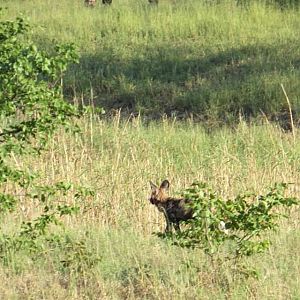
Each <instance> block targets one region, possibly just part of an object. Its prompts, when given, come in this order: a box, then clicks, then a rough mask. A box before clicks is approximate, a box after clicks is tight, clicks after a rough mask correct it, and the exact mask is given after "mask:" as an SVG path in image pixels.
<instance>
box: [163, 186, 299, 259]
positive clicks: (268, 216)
mask: <svg viewBox="0 0 300 300" xmlns="http://www.w3.org/2000/svg"><path fill="white" fill-rule="evenodd" d="M286 188H287V184H284V183H281V184H276V185H275V186H274V187H272V188H271V189H270V190H269V191H268V192H267V193H266V194H264V195H255V194H253V193H246V194H243V195H238V196H237V197H235V198H234V199H232V200H227V201H226V200H224V199H222V198H221V197H220V196H219V195H218V194H217V193H215V192H213V191H212V190H211V189H209V188H208V187H207V185H206V184H204V183H194V184H193V185H192V186H191V187H190V188H188V189H187V190H185V191H184V193H183V197H184V198H186V199H190V200H192V201H191V202H192V204H191V205H192V208H193V210H194V215H193V216H194V218H193V219H191V220H189V221H187V222H186V223H187V226H186V228H185V229H184V230H183V231H181V232H179V233H177V234H176V235H174V236H172V235H170V234H167V235H164V237H167V238H169V239H171V240H172V242H173V243H174V244H176V245H179V246H182V247H188V248H194V247H199V248H202V249H203V250H204V251H205V253H207V254H209V255H211V256H212V257H213V256H214V255H216V254H217V253H219V252H220V251H221V248H222V247H221V246H226V247H225V248H226V253H227V254H226V255H227V258H234V259H237V258H240V257H242V256H250V255H253V254H256V253H260V252H263V251H264V250H266V249H267V248H268V247H269V245H270V240H269V239H268V238H267V237H266V236H264V235H263V233H264V232H265V231H267V230H275V229H276V228H277V227H278V220H279V218H280V217H283V216H285V214H284V210H283V209H284V208H289V207H291V206H292V205H296V204H299V202H298V200H297V199H296V198H294V197H286V196H285V195H284V194H285V190H286ZM223 250H224V248H223Z"/></svg>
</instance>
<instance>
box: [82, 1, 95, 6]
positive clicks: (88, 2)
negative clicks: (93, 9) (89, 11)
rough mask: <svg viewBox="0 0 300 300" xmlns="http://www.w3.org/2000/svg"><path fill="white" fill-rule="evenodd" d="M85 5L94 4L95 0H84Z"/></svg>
mask: <svg viewBox="0 0 300 300" xmlns="http://www.w3.org/2000/svg"><path fill="white" fill-rule="evenodd" d="M84 4H85V5H86V6H95V4H96V0H84Z"/></svg>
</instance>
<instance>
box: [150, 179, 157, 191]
mask: <svg viewBox="0 0 300 300" xmlns="http://www.w3.org/2000/svg"><path fill="white" fill-rule="evenodd" d="M150 186H151V190H152V191H156V189H157V186H156V185H155V184H154V183H153V182H152V181H150Z"/></svg>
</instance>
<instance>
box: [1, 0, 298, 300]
mask: <svg viewBox="0 0 300 300" xmlns="http://www.w3.org/2000/svg"><path fill="white" fill-rule="evenodd" d="M82 2H83V1H71V0H64V1H50V0H45V1H38V0H28V1H21V0H20V1H3V0H2V1H1V0H0V5H1V6H7V7H8V9H7V10H6V11H4V13H3V14H2V16H1V18H2V19H7V18H15V16H17V15H19V13H23V14H24V15H25V16H27V17H28V18H29V21H30V23H31V24H33V27H32V30H31V35H32V37H33V39H34V40H35V41H37V42H38V43H39V45H40V46H41V47H44V48H49V47H50V46H51V45H52V44H53V42H52V40H53V39H55V40H57V41H60V42H75V43H76V44H77V45H78V47H79V49H80V53H81V61H80V64H79V65H77V66H73V67H72V68H71V69H70V70H69V72H68V74H67V76H66V78H65V93H66V95H68V97H70V99H73V100H76V101H79V102H80V101H81V99H83V100H84V101H86V102H87V103H89V102H94V103H98V104H101V105H103V106H105V107H106V108H117V109H120V108H122V109H123V110H125V111H126V110H128V111H130V112H131V111H133V112H137V111H141V112H142V113H143V114H142V116H140V115H137V114H134V115H131V117H130V119H124V118H122V117H121V114H122V112H120V111H119V110H118V111H117V112H116V113H115V116H114V117H113V118H111V119H110V120H108V119H101V118H98V117H95V118H94V117H90V116H86V117H85V118H83V119H81V120H79V121H78V122H79V125H80V127H81V128H82V131H83V133H82V134H77V135H75V136H70V135H68V134H66V133H64V132H60V133H58V134H57V135H56V136H55V137H54V139H53V140H51V141H50V146H49V150H48V151H47V152H45V153H44V154H43V155H42V156H41V157H40V158H37V157H22V158H20V157H13V162H14V163H15V164H16V166H18V167H20V168H23V167H24V168H25V169H30V170H31V171H39V172H40V173H41V178H40V179H39V180H40V182H41V183H46V184H52V183H54V182H58V181H61V180H64V181H71V182H74V183H78V184H83V185H85V186H89V187H91V188H93V189H94V190H95V191H96V196H95V198H93V199H87V200H86V202H85V203H84V206H85V208H86V211H85V212H81V213H80V214H79V215H77V216H73V217H64V224H65V227H64V228H62V229H61V231H60V234H61V236H63V237H64V239H63V240H61V241H60V242H55V240H53V241H50V242H49V241H48V242H49V245H50V246H49V247H48V246H47V247H45V249H46V251H44V252H42V253H40V254H39V255H38V256H33V258H32V256H30V255H28V253H27V252H26V251H19V252H16V253H14V252H9V251H8V252H5V251H3V249H1V253H2V254H3V253H5V254H6V255H4V256H1V257H0V259H1V264H0V279H1V280H0V295H1V296H0V298H1V297H2V298H4V299H284V300H285V299H300V288H299V286H300V277H299V274H300V270H299V266H300V255H299V251H298V249H299V248H300V238H299V236H300V234H299V218H300V215H299V209H298V208H297V209H294V210H293V211H292V212H291V215H290V216H289V218H287V219H286V220H283V221H281V222H280V228H279V231H278V232H275V233H273V232H269V233H267V235H269V236H270V239H271V241H272V245H271V248H270V250H269V251H268V252H266V253H264V254H260V255H257V256H255V257H253V258H247V259H243V261H242V262H243V263H244V264H246V265H247V266H249V267H255V268H257V270H258V272H259V278H258V279H257V280H256V279H254V278H246V277H243V276H238V274H237V273H236V272H234V270H232V269H231V268H230V267H229V266H228V264H227V263H226V262H225V259H224V257H221V258H220V261H219V262H218V263H214V262H212V261H211V260H210V259H209V258H208V257H207V256H205V255H204V253H202V251H200V250H187V249H180V248H177V247H174V246H171V245H169V244H167V243H165V242H163V241H162V240H160V239H159V238H158V237H156V236H155V235H153V234H152V233H153V232H161V231H162V230H163V229H164V226H165V224H164V218H163V215H162V214H161V213H160V212H158V210H157V209H156V208H155V207H153V206H152V205H151V204H150V203H149V201H148V200H147V199H148V197H149V193H150V186H149V180H152V181H154V182H156V183H159V182H160V181H161V180H163V179H165V178H167V179H168V180H169V181H170V182H171V191H170V193H171V195H178V194H179V192H180V191H181V190H182V189H184V188H186V187H188V186H189V185H190V184H191V183H192V182H193V181H194V180H200V181H205V182H207V183H208V184H209V185H210V186H211V187H212V188H213V189H214V190H216V191H218V192H219V193H220V194H221V195H222V196H223V197H225V198H226V199H227V198H231V197H233V196H235V195H237V194H238V193H243V192H245V191H252V192H255V193H261V192H264V191H265V189H266V188H267V187H269V186H271V185H273V184H274V182H290V183H293V184H292V185H291V186H290V188H289V191H288V194H289V195H293V196H296V197H298V198H299V197H300V190H299V183H300V176H299V169H300V142H299V132H298V130H297V128H295V139H294V136H293V135H292V133H291V132H283V131H282V130H281V128H280V127H279V126H278V125H277V124H270V123H269V121H268V120H270V119H271V118H273V117H274V115H277V116H278V115H279V116H282V118H284V117H285V115H286V112H287V106H286V102H285V98H284V96H283V94H282V91H281V88H280V83H283V84H284V86H285V88H286V91H287V93H288V95H289V97H290V100H291V102H292V107H293V109H294V113H295V117H297V113H298V112H297V111H298V107H299V95H300V93H299V75H300V74H299V54H300V53H299V51H300V50H299V49H300V47H299V46H300V45H299V44H300V43H299V41H300V39H299V34H298V33H299V32H298V31H299V28H300V18H299V11H296V10H283V11H281V10H278V9H275V8H274V7H266V6H263V5H261V4H255V3H251V4H250V5H249V6H248V7H247V8H243V7H239V6H236V5H234V4H233V2H231V1H226V2H225V1H221V4H219V5H211V6H209V5H204V4H203V2H202V1H196V0H194V1H192V0H188V1H183V0H182V1H180V0H177V1H172V2H171V1H168V0H161V1H160V2H161V3H160V4H159V6H158V7H153V6H149V5H148V4H147V1H146V0H140V1H133V0H124V1H121V0H119V1H118V0H114V4H113V6H111V7H102V6H99V7H97V8H95V9H87V8H85V7H84V6H83V4H82ZM261 111H263V112H264V113H266V114H267V116H268V118H265V117H264V118H262V120H257V121H256V122H253V123H251V122H250V123H248V122H245V121H244V120H243V117H242V116H243V114H254V115H255V114H258V115H261ZM185 112H192V113H193V115H194V117H195V118H200V119H204V120H206V119H209V122H208V123H207V124H206V125H205V126H204V125H203V124H202V125H200V124H199V123H197V122H194V121H193V120H192V119H191V118H187V119H186V120H185V121H183V122H178V121H177V120H176V119H173V118H162V119H158V120H157V121H149V118H145V119H144V116H145V115H148V116H152V117H155V118H158V116H160V115H161V114H162V113H167V114H170V115H172V114H173V115H174V114H176V115H178V116H179V117H182V116H183V115H184V113H185ZM239 113H241V117H240V120H239V122H238V124H236V126H232V127H223V128H219V129H212V125H211V124H213V123H214V121H220V120H221V121H222V120H224V118H227V119H229V120H230V117H233V119H234V120H235V121H236V118H235V117H236V115H238V114H239ZM4 188H5V189H6V192H9V191H12V192H13V193H14V194H16V195H21V192H22V193H23V190H20V188H18V187H11V186H1V187H0V189H1V190H3V189H4ZM38 212H39V208H38V207H37V205H36V202H33V201H29V200H28V199H27V200H25V199H24V198H23V197H22V195H21V196H20V203H19V205H18V207H17V210H16V211H15V212H13V213H11V214H7V215H5V216H4V215H1V219H0V228H1V232H2V235H1V239H2V238H3V234H12V233H14V232H18V230H19V228H20V225H21V223H22V221H28V220H30V219H32V218H34V217H35V216H36V215H37V213H38ZM80 241H81V242H82V243H80ZM0 245H1V247H2V245H3V243H2V241H0Z"/></svg>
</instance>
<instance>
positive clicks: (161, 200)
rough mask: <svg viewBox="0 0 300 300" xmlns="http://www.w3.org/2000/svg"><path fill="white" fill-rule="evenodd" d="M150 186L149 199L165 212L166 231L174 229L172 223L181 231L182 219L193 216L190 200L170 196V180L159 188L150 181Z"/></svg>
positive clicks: (165, 181)
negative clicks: (168, 193) (168, 192)
mask: <svg viewBox="0 0 300 300" xmlns="http://www.w3.org/2000/svg"><path fill="white" fill-rule="evenodd" d="M150 186H151V196H150V198H149V201H150V202H151V203H152V204H154V205H155V206H156V207H157V208H158V210H159V211H161V212H163V214H164V216H165V219H166V223H167V226H166V230H165V232H170V231H172V225H173V226H174V228H175V230H176V231H180V226H179V223H180V221H186V220H189V219H191V218H192V217H193V210H192V208H191V207H189V203H190V201H189V200H186V199H178V198H172V197H168V195H167V191H168V189H169V186H170V183H169V181H168V180H164V181H163V182H162V183H161V185H160V187H159V188H158V187H157V186H156V185H155V184H154V183H152V182H150Z"/></svg>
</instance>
